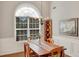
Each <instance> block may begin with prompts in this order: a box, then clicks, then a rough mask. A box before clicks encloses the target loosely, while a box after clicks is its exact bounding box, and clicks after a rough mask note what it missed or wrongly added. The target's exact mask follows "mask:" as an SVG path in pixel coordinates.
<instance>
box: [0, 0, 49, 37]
mask: <svg viewBox="0 0 79 59" xmlns="http://www.w3.org/2000/svg"><path fill="white" fill-rule="evenodd" d="M0 3H1V4H0V10H1V11H0V12H1V13H0V15H1V17H0V22H1V23H0V38H8V37H14V12H15V10H16V7H17V6H18V5H19V4H21V3H32V4H33V5H35V7H37V8H38V9H39V11H40V13H41V2H39V1H38V2H32V1H31V2H29V1H28V2H20V1H19V2H0ZM48 3H49V4H48ZM49 5H50V2H42V16H43V17H47V16H50V14H49V11H48V10H49V8H50V6H49Z"/></svg>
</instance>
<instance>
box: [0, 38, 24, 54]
mask: <svg viewBox="0 0 79 59" xmlns="http://www.w3.org/2000/svg"><path fill="white" fill-rule="evenodd" d="M23 48H24V47H23V42H17V41H16V40H15V39H14V38H2V39H0V55H5V54H11V53H15V52H20V51H23V50H24V49H23Z"/></svg>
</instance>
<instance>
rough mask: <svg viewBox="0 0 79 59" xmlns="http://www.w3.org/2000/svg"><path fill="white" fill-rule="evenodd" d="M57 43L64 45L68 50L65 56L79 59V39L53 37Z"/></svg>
mask: <svg viewBox="0 0 79 59" xmlns="http://www.w3.org/2000/svg"><path fill="white" fill-rule="evenodd" d="M53 39H54V41H55V42H57V43H59V44H61V45H63V46H64V47H65V48H67V50H65V54H67V55H69V56H72V57H79V38H78V37H69V36H53Z"/></svg>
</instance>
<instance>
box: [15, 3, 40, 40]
mask: <svg viewBox="0 0 79 59" xmlns="http://www.w3.org/2000/svg"><path fill="white" fill-rule="evenodd" d="M15 17H16V40H17V41H20V40H27V38H28V37H30V36H31V38H32V39H38V35H39V29H40V24H39V17H40V13H39V10H38V9H37V8H36V7H35V6H33V5H31V4H22V5H20V6H18V7H17V9H16V12H15Z"/></svg>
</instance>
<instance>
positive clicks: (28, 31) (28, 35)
mask: <svg viewBox="0 0 79 59" xmlns="http://www.w3.org/2000/svg"><path fill="white" fill-rule="evenodd" d="M29 19H30V18H29V17H28V19H27V23H28V29H27V33H28V34H27V37H30V29H29Z"/></svg>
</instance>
